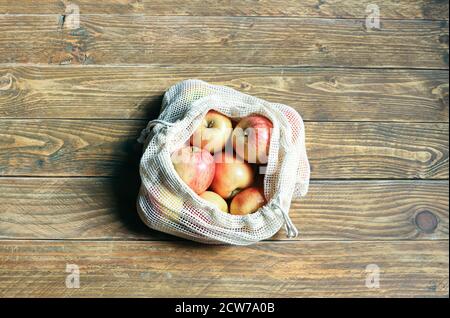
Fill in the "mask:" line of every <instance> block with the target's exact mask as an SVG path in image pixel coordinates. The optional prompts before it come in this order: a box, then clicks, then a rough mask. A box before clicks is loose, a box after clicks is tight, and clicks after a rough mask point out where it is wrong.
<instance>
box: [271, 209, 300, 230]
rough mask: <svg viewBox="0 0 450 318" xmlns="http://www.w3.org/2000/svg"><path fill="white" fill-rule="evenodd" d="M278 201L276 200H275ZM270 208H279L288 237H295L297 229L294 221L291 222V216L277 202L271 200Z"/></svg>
mask: <svg viewBox="0 0 450 318" xmlns="http://www.w3.org/2000/svg"><path fill="white" fill-rule="evenodd" d="M277 201H278V200H277ZM272 208H275V209H278V210H280V212H281V214H282V215H283V218H284V228H285V230H286V233H287V237H288V238H295V237H297V236H298V230H297V228H296V227H295V225H294V223H292V220H291V218H290V217H289V214H288V212H286V211H285V209H283V208H282V207H281V206H280V204H279V203H278V202H272Z"/></svg>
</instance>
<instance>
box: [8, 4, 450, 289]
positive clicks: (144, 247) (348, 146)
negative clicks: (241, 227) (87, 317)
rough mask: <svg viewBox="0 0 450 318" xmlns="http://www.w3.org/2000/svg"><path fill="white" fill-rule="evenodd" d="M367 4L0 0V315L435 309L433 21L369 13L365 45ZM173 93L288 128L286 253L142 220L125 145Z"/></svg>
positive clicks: (436, 79) (436, 18) (441, 283)
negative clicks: (291, 142) (156, 306)
mask: <svg viewBox="0 0 450 318" xmlns="http://www.w3.org/2000/svg"><path fill="white" fill-rule="evenodd" d="M71 3H73V4H76V5H78V6H79V8H80V27H79V28H76V29H71V28H70V25H69V20H70V19H69V17H70V12H69V11H70V10H68V7H70V4H71ZM370 4H373V1H369V0H362V1H356V0H327V1H316V0H305V1H297V0H295V1H294V0H272V1H253V0H242V1H237V0H232V1H212V0H201V1H200V0H194V1H189V2H187V1H179V0H105V1H100V2H98V1H97V2H95V1H91V0H76V1H75V0H74V1H70V2H69V1H65V0H63V1H56V0H42V1H39V2H37V1H23V0H22V1H8V0H0V297H18V296H20V297H52V296H56V297H71V296H73V297H76V296H88V297H89V296H92V297H119V296H137V297H183V296H189V297H202V296H203V297H205V296H218V297H219V296H244V297H283V296H285V297H286V296H287V297H320V296H328V297H329V296H332V297H345V296H355V297H392V296H394V297H402V296H405V297H448V282H449V278H448V277H449V276H448V265H449V264H448V259H449V258H448V257H449V253H448V251H449V250H448V249H449V247H448V237H449V230H448V225H449V209H448V207H449V199H448V194H449V183H448V169H449V165H448V157H449V153H448V143H449V138H448V129H449V124H448V123H449V98H448V96H449V80H448V63H449V62H448V61H449V59H448V52H449V51H448V49H449V47H448V38H449V32H448V8H449V2H448V1H447V0H444V1H442V0H429V1H428V0H408V1H406V0H399V1H394V0H383V1H378V2H377V3H376V4H377V5H378V6H379V9H380V19H381V20H380V21H381V25H380V29H370V28H369V29H368V28H367V27H366V23H365V22H366V18H367V16H368V14H369V12H368V11H367V6H368V5H370ZM188 78H199V79H203V80H206V81H208V82H211V83H215V84H220V85H227V86H230V87H233V88H235V89H237V90H240V91H242V92H245V93H248V94H252V95H255V96H258V97H261V98H264V99H267V100H270V101H273V102H281V103H285V104H288V105H290V106H292V107H294V108H295V109H296V110H297V111H298V112H299V113H300V114H301V115H302V117H303V119H304V120H305V127H306V145H307V151H308V156H309V159H310V162H311V168H312V173H311V176H312V180H311V184H310V189H309V193H308V195H307V196H306V197H305V198H302V199H295V200H294V201H293V203H292V206H291V211H290V214H291V216H292V220H293V222H294V223H295V224H296V225H297V226H298V228H299V230H300V236H299V237H298V238H296V239H293V240H292V239H291V240H289V239H287V238H286V237H285V233H284V231H283V230H281V231H280V233H278V234H277V235H275V236H274V237H273V238H272V239H270V240H267V241H264V242H261V243H259V244H255V245H253V246H249V247H228V246H203V245H200V244H195V243H191V242H187V241H185V240H181V239H178V238H175V237H173V236H170V235H167V234H164V233H159V232H156V231H153V230H150V229H148V228H147V227H146V226H145V225H144V224H143V223H142V222H141V221H140V219H139V217H138V215H137V212H136V208H135V202H136V195H137V191H138V187H139V175H138V161H139V156H140V154H141V150H142V149H141V147H140V146H139V145H138V144H137V142H136V138H137V137H138V135H139V133H140V130H141V129H142V128H143V127H145V125H146V123H147V121H148V120H150V119H153V118H155V117H156V116H157V115H158V112H159V106H160V103H161V99H162V95H163V93H164V91H165V90H166V89H167V88H168V87H170V86H171V85H173V84H174V83H176V82H178V81H181V80H185V79H188ZM67 264H76V265H78V266H79V269H80V288H79V289H71V288H67V287H66V286H65V281H66V278H67V275H68V273H67V272H66V266H67ZM371 265H376V266H378V268H379V270H380V286H379V288H368V287H367V286H366V280H367V277H368V273H369V271H368V270H367V268H368V266H369V267H370V266H371Z"/></svg>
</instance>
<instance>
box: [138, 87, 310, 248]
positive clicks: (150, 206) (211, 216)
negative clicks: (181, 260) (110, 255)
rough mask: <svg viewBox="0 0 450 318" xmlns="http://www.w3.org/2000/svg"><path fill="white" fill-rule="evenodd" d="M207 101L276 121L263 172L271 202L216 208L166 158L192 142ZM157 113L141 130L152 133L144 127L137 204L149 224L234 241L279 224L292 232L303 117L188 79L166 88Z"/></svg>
mask: <svg viewBox="0 0 450 318" xmlns="http://www.w3.org/2000/svg"><path fill="white" fill-rule="evenodd" d="M211 109H214V110H216V111H219V112H221V113H223V114H225V115H226V116H228V117H230V118H234V119H239V118H242V117H245V116H248V115H251V114H261V115H263V116H266V117H267V118H269V119H270V120H271V121H272V123H273V130H272V136H271V143H270V150H269V157H268V163H267V169H266V172H265V176H264V194H265V196H266V199H267V201H268V203H267V204H266V205H265V206H263V207H262V208H260V209H259V210H258V211H257V212H255V213H253V214H249V215H244V216H239V215H231V214H227V213H224V212H222V211H220V210H219V209H218V208H217V207H215V206H214V205H212V204H211V203H209V202H207V201H205V200H203V199H202V198H200V197H199V196H198V195H197V194H195V193H194V192H193V191H192V190H191V189H190V188H189V187H188V186H187V185H186V184H185V183H184V182H183V181H182V180H181V179H180V178H179V176H178V175H177V173H176V172H175V169H174V167H173V164H172V162H171V159H170V155H171V153H172V152H174V151H176V150H178V149H180V148H181V147H183V146H184V145H186V143H188V142H189V138H190V136H191V135H192V133H193V132H194V130H195V129H196V128H197V127H198V125H199V124H200V122H201V120H202V118H203V117H204V116H205V114H206V113H207V112H208V111H209V110H211ZM158 119H159V120H160V122H152V123H151V124H152V126H153V127H152V130H151V131H149V130H150V127H149V129H147V130H145V132H146V133H149V134H148V136H146V134H144V137H145V136H146V137H147V139H146V142H145V146H144V153H143V156H142V159H141V162H140V174H141V179H142V185H141V190H140V193H139V196H138V202H137V207H138V211H139V214H140V216H141V218H142V219H143V221H144V222H145V223H146V224H147V225H148V226H149V227H151V228H153V229H156V230H158V231H162V232H165V233H169V234H173V235H176V236H179V237H183V238H187V239H191V240H194V241H199V242H204V243H228V244H236V245H247V244H252V243H255V242H258V241H260V240H263V239H267V238H270V237H272V236H273V235H274V234H275V233H277V232H278V231H279V230H280V228H281V226H283V224H284V225H285V226H286V228H287V230H288V234H289V235H291V236H294V235H295V234H296V230H295V227H294V226H293V224H292V223H291V221H290V218H289V216H288V213H289V212H288V211H289V207H290V203H291V199H292V197H293V196H304V195H305V194H306V193H307V191H308V185H309V174H310V169H309V163H308V159H307V155H306V148H305V129H304V125H303V121H302V119H301V117H300V115H299V114H298V113H297V112H296V111H295V110H294V109H292V108H291V107H289V106H286V105H282V104H275V103H269V102H267V101H264V100H262V99H258V98H256V97H253V96H250V95H246V94H243V93H241V92H238V91H236V90H234V89H231V88H228V87H223V86H216V85H210V84H208V83H206V82H203V81H200V80H187V81H183V82H180V83H178V84H176V85H174V86H172V87H171V88H170V89H169V90H168V91H167V92H166V93H165V95H164V98H163V103H162V107H161V113H160V116H159V118H158ZM165 123H166V124H165ZM169 123H172V124H173V125H168V124H169ZM292 233H294V234H292Z"/></svg>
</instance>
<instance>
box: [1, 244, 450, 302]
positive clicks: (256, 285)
mask: <svg viewBox="0 0 450 318" xmlns="http://www.w3.org/2000/svg"><path fill="white" fill-rule="evenodd" d="M448 248H449V245H448V242H444V241H440V242H439V241H436V242H381V243H380V242H334V243H333V242H284V243H280V242H278V243H269V242H265V243H260V244H257V245H254V246H251V247H234V248H233V247H232V248H230V247H224V246H204V245H202V246H199V245H196V244H193V243H180V242H151V243H150V242H89V241H88V242H83V243H80V242H52V241H2V242H1V244H0V264H2V266H1V267H0V280H1V282H2V284H1V286H0V296H2V297H13V296H14V297H19V296H20V297H49V296H73V297H75V296H79V297H80V296H83V297H85V296H88V297H89V296H90V297H114V296H116V297H117V296H128V297H132V296H135V297H152V296H153V297H199V296H202V297H214V296H216V297H247V298H253V297H317V296H329V297H330V296H332V297H350V296H357V297H362V296H371V297H387V296H391V297H392V296H397V297H401V296H404V297H418V296H427V297H428V296H434V297H435V296H447V297H448V265H449V263H448ZM66 264H76V265H77V266H78V267H79V270H80V288H79V289H68V288H66V286H65V281H66V277H67V275H68V273H66ZM369 264H376V265H377V266H378V267H379V269H380V288H379V289H376V288H375V289H369V288H367V287H366V278H367V275H368V273H367V272H366V266H367V265H369Z"/></svg>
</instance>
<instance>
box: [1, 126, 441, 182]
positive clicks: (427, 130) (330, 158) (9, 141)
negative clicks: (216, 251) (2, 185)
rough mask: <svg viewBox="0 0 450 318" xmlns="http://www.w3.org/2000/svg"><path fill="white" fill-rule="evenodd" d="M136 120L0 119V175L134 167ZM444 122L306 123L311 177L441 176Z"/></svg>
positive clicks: (105, 172) (108, 172) (101, 172)
mask: <svg viewBox="0 0 450 318" xmlns="http://www.w3.org/2000/svg"><path fill="white" fill-rule="evenodd" d="M145 125H146V122H145V121H139V120H133V121H130V120H49V119H40V120H37V119H36V120H5V119H4V120H1V121H0V136H2V139H0V149H2V151H1V152H0V175H2V176H113V175H117V174H119V173H120V172H121V171H123V170H125V171H129V169H130V167H137V163H138V160H139V157H140V155H141V147H140V145H139V144H137V142H136V138H137V137H138V136H139V134H140V131H141V129H142V128H144V127H145ZM448 128H449V126H448V124H425V123H417V124H406V123H348V122H336V123H328V122H308V123H306V144H307V151H308V156H309V159H310V163H311V169H312V178H316V179H388V178H393V179H396V178H398V179H408V178H413V179H417V178H421V179H448Z"/></svg>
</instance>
